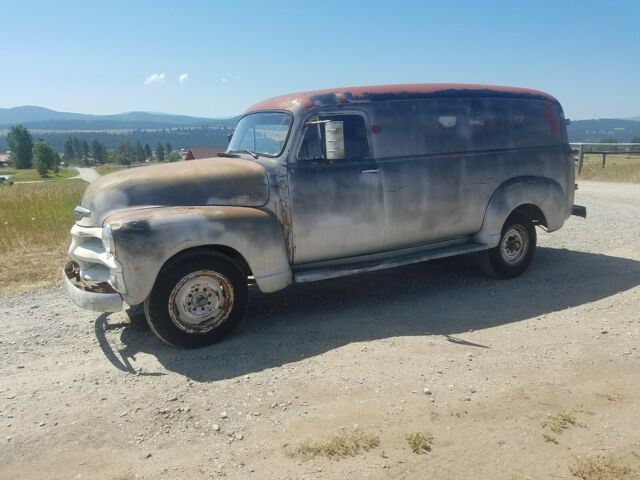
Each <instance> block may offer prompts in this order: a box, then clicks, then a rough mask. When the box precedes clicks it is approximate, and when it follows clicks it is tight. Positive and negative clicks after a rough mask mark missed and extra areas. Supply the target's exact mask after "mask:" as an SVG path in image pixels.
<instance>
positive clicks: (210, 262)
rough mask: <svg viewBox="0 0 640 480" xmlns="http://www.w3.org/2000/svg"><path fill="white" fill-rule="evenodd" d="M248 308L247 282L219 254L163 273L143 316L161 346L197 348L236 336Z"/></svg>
mask: <svg viewBox="0 0 640 480" xmlns="http://www.w3.org/2000/svg"><path fill="white" fill-rule="evenodd" d="M246 303H247V282H246V276H245V275H244V274H243V273H242V270H241V269H240V268H239V267H238V266H237V265H236V263H235V262H234V261H233V260H231V259H230V258H229V257H227V256H225V255H222V254H220V253H217V252H194V253H188V254H186V255H183V256H181V257H178V258H176V259H174V260H172V261H170V263H169V264H167V265H166V266H165V267H163V269H162V271H161V272H160V274H159V275H158V278H157V279H156V283H155V285H154V287H153V290H152V291H151V294H150V295H149V297H148V298H147V300H146V301H145V303H144V310H145V315H146V317H147V322H148V323H149V326H150V327H151V329H152V330H153V332H154V333H155V334H156V335H157V336H158V337H160V339H161V340H163V341H164V342H166V343H168V344H169V345H174V346H178V347H184V348H197V347H203V346H205V345H210V344H212V343H214V342H216V341H217V340H219V339H220V338H222V337H223V336H224V335H226V334H227V333H229V332H230V331H231V330H233V328H235V326H236V325H237V324H238V323H239V322H240V320H241V319H242V316H243V314H244V310H245V306H246Z"/></svg>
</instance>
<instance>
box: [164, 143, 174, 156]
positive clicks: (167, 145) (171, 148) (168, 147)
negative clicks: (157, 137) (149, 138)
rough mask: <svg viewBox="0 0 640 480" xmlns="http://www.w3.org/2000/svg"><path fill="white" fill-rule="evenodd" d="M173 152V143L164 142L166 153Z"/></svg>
mask: <svg viewBox="0 0 640 480" xmlns="http://www.w3.org/2000/svg"><path fill="white" fill-rule="evenodd" d="M171 152H173V147H172V146H171V144H170V143H169V142H167V143H165V144H164V154H165V155H169V154H170V153H171Z"/></svg>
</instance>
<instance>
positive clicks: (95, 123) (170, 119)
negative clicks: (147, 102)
mask: <svg viewBox="0 0 640 480" xmlns="http://www.w3.org/2000/svg"><path fill="white" fill-rule="evenodd" d="M236 121H237V117H227V118H209V117H193V116H189V115H175V114H171V113H156V112H142V111H131V112H124V113H116V114H109V115H96V114H89V113H74V112H60V111H57V110H52V109H50V108H46V107H40V106H37V105H23V106H19V107H12V108H0V128H9V127H10V126H12V125H16V124H22V125H24V126H25V127H27V128H33V129H47V130H99V129H135V128H139V129H144V128H177V127H201V126H224V127H228V126H232V125H233V124H235V122H236Z"/></svg>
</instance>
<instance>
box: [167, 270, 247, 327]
mask: <svg viewBox="0 0 640 480" xmlns="http://www.w3.org/2000/svg"><path fill="white" fill-rule="evenodd" d="M233 301H234V298H233V288H232V286H231V282H230V281H229V280H228V279H227V278H226V277H225V276H224V275H222V274H220V273H218V272H213V271H208V270H202V271H198V272H193V273H191V274H189V275H186V276H185V277H184V278H182V280H180V282H178V283H177V284H176V286H175V287H174V288H173V290H172V291H171V294H170V295H169V313H170V316H171V320H172V321H173V323H174V324H175V325H176V326H177V327H178V328H180V329H181V330H183V331H185V332H188V333H206V332H208V331H210V330H212V329H213V328H215V327H217V326H218V325H220V324H221V323H222V322H224V321H225V320H226V319H227V317H228V316H229V314H230V312H231V310H232V308H233Z"/></svg>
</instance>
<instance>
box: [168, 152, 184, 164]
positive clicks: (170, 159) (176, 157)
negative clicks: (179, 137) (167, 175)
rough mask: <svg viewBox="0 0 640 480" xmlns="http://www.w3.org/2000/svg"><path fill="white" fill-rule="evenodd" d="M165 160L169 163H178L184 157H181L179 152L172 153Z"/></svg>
mask: <svg viewBox="0 0 640 480" xmlns="http://www.w3.org/2000/svg"><path fill="white" fill-rule="evenodd" d="M164 158H165V160H166V161H167V162H177V161H178V160H180V159H181V158H182V157H181V156H180V154H179V153H178V152H170V153H169V154H167V155H166V156H165V157H164Z"/></svg>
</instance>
